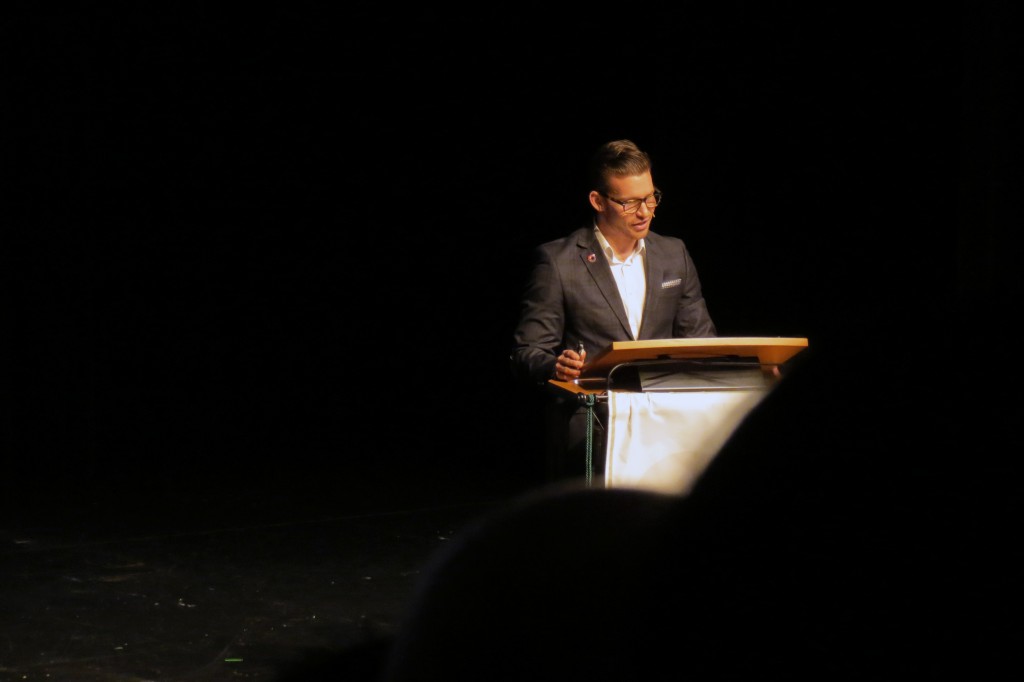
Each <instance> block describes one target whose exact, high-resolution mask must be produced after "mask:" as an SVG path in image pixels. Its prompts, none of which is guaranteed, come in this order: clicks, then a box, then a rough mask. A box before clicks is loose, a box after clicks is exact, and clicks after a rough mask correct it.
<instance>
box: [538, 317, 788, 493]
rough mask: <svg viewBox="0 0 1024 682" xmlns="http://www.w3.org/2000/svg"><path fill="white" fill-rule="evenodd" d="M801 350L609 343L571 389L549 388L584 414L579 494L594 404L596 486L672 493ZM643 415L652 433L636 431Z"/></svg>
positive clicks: (729, 341)
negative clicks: (600, 434) (602, 417)
mask: <svg viewBox="0 0 1024 682" xmlns="http://www.w3.org/2000/svg"><path fill="white" fill-rule="evenodd" d="M805 348H807V339H805V338H787V337H711V338H690V339H657V340H650V341H616V342H614V343H612V345H611V346H610V347H609V348H606V349H603V350H601V351H599V352H598V353H597V354H596V355H595V356H594V357H593V358H592V359H590V360H589V361H588V362H587V364H586V365H585V366H584V368H583V372H582V373H581V376H580V378H579V379H578V380H576V381H556V380H551V382H550V383H551V384H552V385H553V386H554V387H555V388H556V389H559V390H564V391H569V392H571V393H574V394H576V395H577V398H578V399H579V401H580V403H581V404H583V405H587V406H588V410H590V413H588V420H587V421H588V429H590V431H588V437H587V444H588V451H587V468H588V474H587V483H588V485H589V484H590V481H591V474H590V469H591V468H592V465H591V462H592V456H593V453H592V452H591V451H590V444H591V442H592V435H593V432H592V429H593V418H592V414H593V412H592V411H593V406H594V405H595V404H596V403H597V402H599V401H602V402H608V403H609V425H608V442H607V447H606V451H605V452H604V453H597V454H598V456H603V457H604V458H605V463H606V464H605V487H640V488H650V489H654V490H657V491H660V492H674V493H682V492H685V491H686V490H688V489H689V486H690V485H692V483H693V482H694V481H695V480H696V478H697V476H698V475H699V474H700V472H701V471H703V469H704V467H705V466H706V465H707V464H708V463H709V462H710V460H711V458H712V457H713V456H714V455H715V454H716V453H717V451H718V449H719V448H720V447H721V445H723V444H724V441H725V439H726V438H728V436H729V435H730V434H731V433H732V431H734V430H735V428H736V427H737V426H739V424H740V422H741V421H742V420H743V419H744V418H745V417H746V415H747V414H748V413H749V412H750V410H751V409H753V408H754V406H756V404H757V403H758V402H760V399H761V398H762V397H763V396H764V395H765V394H766V393H767V392H768V390H769V389H770V388H771V387H772V386H773V385H774V384H775V382H777V381H778V380H780V379H781V377H782V374H781V372H779V371H777V368H779V367H780V366H781V365H783V364H784V363H786V362H788V361H789V360H790V359H792V358H793V357H794V356H795V355H797V354H798V353H800V352H801V351H803V350H804V349H805ZM672 410H675V411H676V412H672ZM646 414H650V415H652V416H651V418H650V423H651V424H657V425H658V429H660V430H659V431H652V430H651V429H650V428H648V427H647V426H645V424H644V421H643V420H644V419H645V416H644V415H646ZM665 425H669V427H670V428H677V429H678V430H677V431H676V432H672V431H670V430H668V429H666V427H665ZM641 433H642V434H643V435H642V436H641V435H640V434H641ZM641 439H642V443H641V442H640V440H641ZM675 441H686V442H675Z"/></svg>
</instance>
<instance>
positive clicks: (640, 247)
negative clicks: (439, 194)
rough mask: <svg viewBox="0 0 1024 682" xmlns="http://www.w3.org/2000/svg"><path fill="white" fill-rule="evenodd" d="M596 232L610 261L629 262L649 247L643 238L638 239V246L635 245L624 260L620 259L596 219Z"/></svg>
mask: <svg viewBox="0 0 1024 682" xmlns="http://www.w3.org/2000/svg"><path fill="white" fill-rule="evenodd" d="M594 234H596V235H597V241H598V243H599V244H600V245H601V250H602V251H604V255H605V258H607V259H608V262H609V263H616V262H620V263H628V262H630V261H631V260H633V259H634V258H636V257H637V256H639V255H640V254H641V253H643V252H644V251H645V250H646V249H647V244H646V243H645V242H644V240H643V239H640V240H638V241H637V243H636V246H634V247H633V253H631V254H629V255H628V256H626V258H624V259H623V260H621V261H619V260H618V258H616V256H615V250H614V249H613V248H612V245H611V244H609V243H608V239H607V238H605V236H604V234H603V233H602V232H601V230H600V229H599V228H598V227H597V221H596V220H595V221H594Z"/></svg>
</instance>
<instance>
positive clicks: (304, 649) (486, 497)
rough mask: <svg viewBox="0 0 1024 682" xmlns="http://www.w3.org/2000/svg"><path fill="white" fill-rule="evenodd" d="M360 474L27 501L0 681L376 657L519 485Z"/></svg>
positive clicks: (279, 674)
mask: <svg viewBox="0 0 1024 682" xmlns="http://www.w3.org/2000/svg"><path fill="white" fill-rule="evenodd" d="M347 480H348V481H349V483H348V484H346V483H345V482H344V481H338V482H336V483H333V484H331V485H318V484H316V483H315V482H307V484H306V485H305V487H304V489H302V488H303V486H299V487H298V488H293V489H291V490H289V491H287V492H284V493H282V492H274V490H273V488H275V486H271V485H269V484H268V485H262V486H261V485H240V486H238V487H237V488H233V487H231V486H227V485H225V486H223V487H219V488H217V489H213V488H212V487H207V488H206V489H203V490H195V489H189V490H181V491H177V492H174V491H171V492H163V493H159V494H152V495H146V496H137V495H135V496H126V495H124V493H123V492H121V493H120V498H119V492H118V491H117V490H116V489H114V488H113V487H111V488H104V489H103V490H97V491H96V493H95V495H94V496H90V495H88V494H84V493H80V494H78V495H77V496H76V495H71V496H69V495H67V494H66V492H62V491H56V490H54V491H50V492H49V493H48V492H47V491H46V490H40V491H35V492H26V493H24V494H22V495H21V496H20V497H19V502H18V507H19V508H18V509H17V510H14V513H12V514H9V515H7V517H6V518H5V520H4V525H3V526H0V565H2V567H3V568H2V576H3V589H2V590H0V601H2V607H0V631H2V632H3V641H2V644H0V679H2V680H4V681H5V682H6V681H7V680H60V681H74V682H91V681H100V680H228V679H250V680H272V679H273V680H276V679H284V676H285V674H292V672H295V673H296V674H297V672H296V671H297V670H298V669H304V668H305V666H308V665H311V664H312V662H313V661H317V660H319V659H321V658H322V657H324V656H327V655H329V654H337V653H338V652H339V651H346V650H349V649H353V650H358V651H366V652H371V653H372V652H373V651H374V647H375V645H376V644H377V643H379V642H382V641H385V640H386V638H387V637H389V636H390V635H392V634H393V632H394V630H395V628H396V625H397V622H398V620H399V618H400V615H401V614H402V611H403V608H404V606H405V604H406V601H407V599H408V597H409V595H410V592H411V591H412V589H413V587H414V584H415V582H416V580H417V578H418V576H419V575H420V570H421V568H422V566H423V564H424V562H425V560H427V558H428V557H430V556H431V555H432V554H433V553H434V552H435V551H436V550H438V549H439V548H440V547H442V546H443V545H444V544H445V543H446V542H447V541H449V540H450V539H451V537H452V536H453V534H455V533H456V532H457V531H458V530H459V529H460V528H461V527H463V525H464V524H466V523H467V522H468V521H469V520H471V519H473V518H474V517H476V516H477V515H479V514H480V513H482V512H483V511H485V510H486V509H488V508H490V507H492V506H493V505H495V504H497V503H498V502H499V501H500V500H502V499H503V498H504V497H505V496H506V495H508V494H515V493H517V492H518V491H519V486H520V485H522V482H521V481H515V480H508V479H505V480H503V479H501V478H500V477H494V476H490V475H487V474H484V473H479V472H472V471H469V470H466V469H463V470H462V475H461V476H459V475H452V472H448V471H446V472H444V475H443V476H442V475H436V476H433V477H431V476H429V475H428V474H426V473H424V472H422V471H416V470H415V468H414V467H408V466H406V467H402V468H400V469H398V470H396V471H388V472H386V473H382V472H376V473H374V472H367V475H358V474H356V475H353V476H351V477H348V479H347ZM370 658H373V657H372V656H370ZM357 659H359V656H355V657H354V658H353V660H357ZM289 671H292V672H289ZM303 679H305V678H304V677H303Z"/></svg>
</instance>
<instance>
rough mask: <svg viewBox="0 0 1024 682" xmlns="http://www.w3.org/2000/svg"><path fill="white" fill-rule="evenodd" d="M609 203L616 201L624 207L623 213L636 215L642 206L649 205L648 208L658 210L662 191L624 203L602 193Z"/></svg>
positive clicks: (655, 191)
mask: <svg viewBox="0 0 1024 682" xmlns="http://www.w3.org/2000/svg"><path fill="white" fill-rule="evenodd" d="M601 196H603V197H604V198H605V199H607V200H608V201H614V202H615V203H616V204H618V205H619V206H621V207H622V212H623V213H636V212H637V211H638V210H640V204H641V203H643V204H647V208H656V207H657V206H658V204H660V203H661V190H658V189H656V190H654V194H651V195H649V196H646V197H644V198H643V199H627V200H625V201H622V200H621V199H613V198H612V197H610V196H608V195H607V194H605V193H604V192H601Z"/></svg>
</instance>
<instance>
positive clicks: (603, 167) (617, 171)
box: [590, 140, 651, 193]
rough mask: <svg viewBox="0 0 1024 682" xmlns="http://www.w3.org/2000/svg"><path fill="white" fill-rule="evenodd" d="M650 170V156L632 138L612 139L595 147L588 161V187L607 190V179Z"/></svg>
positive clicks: (639, 173) (601, 190)
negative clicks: (592, 155) (589, 161)
mask: <svg viewBox="0 0 1024 682" xmlns="http://www.w3.org/2000/svg"><path fill="white" fill-rule="evenodd" d="M649 170H651V157H649V156H648V155H647V152H645V151H642V150H641V149H640V148H639V147H637V146H636V144H634V143H633V141H632V140H612V141H611V142H606V143H604V144H603V145H601V146H600V147H598V148H597V151H596V152H595V153H594V157H593V159H592V160H591V163H590V187H591V188H592V189H596V190H597V191H598V192H602V193H604V192H607V191H608V179H609V178H611V177H616V176H619V177H624V176H628V175H641V174H643V173H645V172H647V171H649Z"/></svg>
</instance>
